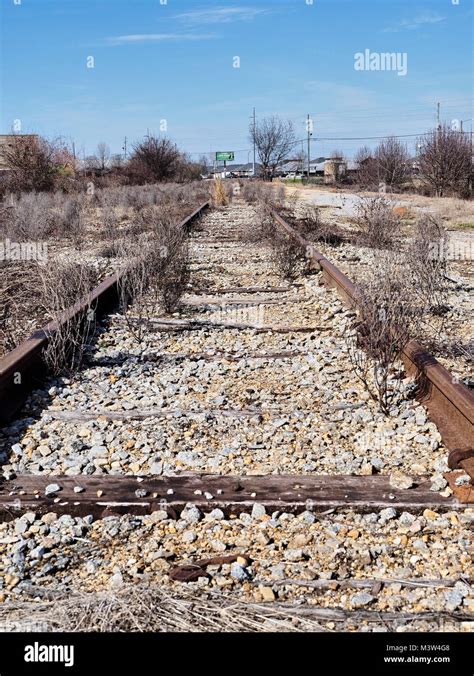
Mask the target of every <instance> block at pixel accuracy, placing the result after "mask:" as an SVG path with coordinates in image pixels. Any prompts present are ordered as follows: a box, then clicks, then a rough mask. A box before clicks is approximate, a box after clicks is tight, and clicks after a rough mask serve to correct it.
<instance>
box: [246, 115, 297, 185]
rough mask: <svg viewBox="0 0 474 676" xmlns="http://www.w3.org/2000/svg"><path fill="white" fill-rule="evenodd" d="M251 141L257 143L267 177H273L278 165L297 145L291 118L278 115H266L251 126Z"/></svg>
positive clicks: (265, 176)
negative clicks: (283, 118) (287, 118)
mask: <svg viewBox="0 0 474 676" xmlns="http://www.w3.org/2000/svg"><path fill="white" fill-rule="evenodd" d="M249 134H250V141H251V143H255V146H256V149H257V153H258V157H259V160H260V163H261V165H262V171H263V176H264V178H265V179H271V178H273V176H274V174H275V169H276V167H277V166H278V165H279V164H281V163H282V162H283V160H284V159H285V158H286V157H287V156H288V153H289V151H290V150H291V149H292V148H293V147H294V145H295V132H294V128H293V123H292V122H291V121H290V120H281V119H280V118H279V117H277V116H276V115H273V116H272V117H265V118H264V119H263V120H262V121H261V122H258V123H257V124H256V125H255V126H254V125H253V124H251V125H250V127H249Z"/></svg>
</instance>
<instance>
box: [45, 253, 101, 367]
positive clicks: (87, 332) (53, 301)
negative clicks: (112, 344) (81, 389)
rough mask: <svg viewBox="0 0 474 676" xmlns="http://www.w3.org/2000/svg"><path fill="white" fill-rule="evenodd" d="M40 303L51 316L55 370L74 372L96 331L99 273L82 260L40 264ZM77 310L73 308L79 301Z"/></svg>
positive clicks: (48, 351)
mask: <svg viewBox="0 0 474 676" xmlns="http://www.w3.org/2000/svg"><path fill="white" fill-rule="evenodd" d="M38 275H39V283H40V301H39V302H40V304H41V307H42V308H43V311H44V314H45V316H46V317H47V318H48V319H49V320H50V322H51V323H50V324H48V328H47V332H46V333H47V335H48V337H49V340H48V345H47V347H46V348H45V350H44V358H45V361H46V363H47V365H48V367H49V369H50V370H51V372H52V373H54V374H59V373H61V372H64V371H66V372H74V371H76V370H77V369H78V368H79V367H80V366H81V364H82V363H83V359H84V354H85V350H86V347H87V345H88V342H89V340H90V339H91V338H92V336H93V334H94V331H95V326H96V324H95V312H94V308H93V306H92V299H91V290H92V289H93V288H94V286H95V285H96V284H97V273H96V271H95V270H94V269H93V268H91V267H90V266H87V265H84V264H81V263H68V262H61V261H56V262H55V264H54V265H40V266H38ZM78 303H80V304H81V307H76V308H75V309H76V312H71V308H74V306H76V304H78Z"/></svg>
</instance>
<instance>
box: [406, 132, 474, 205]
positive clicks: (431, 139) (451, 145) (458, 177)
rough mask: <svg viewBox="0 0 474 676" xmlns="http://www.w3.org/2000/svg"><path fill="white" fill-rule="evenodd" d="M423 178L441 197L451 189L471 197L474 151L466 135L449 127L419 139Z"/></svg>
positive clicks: (420, 164) (419, 160) (419, 158)
mask: <svg viewBox="0 0 474 676" xmlns="http://www.w3.org/2000/svg"><path fill="white" fill-rule="evenodd" d="M419 146H420V152H419V157H418V162H419V166H420V175H421V177H422V179H423V180H424V181H425V183H426V184H428V185H429V186H430V187H431V189H432V190H434V191H435V193H436V195H437V196H438V197H442V196H443V195H444V194H445V193H446V191H448V190H452V191H453V192H456V193H458V194H461V195H465V194H468V186H469V178H470V175H471V171H472V157H471V156H472V148H471V141H470V139H469V137H468V135H467V134H461V133H460V132H458V131H453V130H452V129H450V127H448V126H447V125H446V124H445V125H442V126H441V127H440V128H439V129H436V130H433V131H431V132H430V133H429V134H427V135H426V136H424V137H422V138H421V139H420V140H419Z"/></svg>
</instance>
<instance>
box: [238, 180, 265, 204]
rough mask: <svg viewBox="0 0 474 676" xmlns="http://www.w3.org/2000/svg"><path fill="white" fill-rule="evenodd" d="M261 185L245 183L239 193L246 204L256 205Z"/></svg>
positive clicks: (255, 182)
mask: <svg viewBox="0 0 474 676" xmlns="http://www.w3.org/2000/svg"><path fill="white" fill-rule="evenodd" d="M260 191H261V183H258V182H257V181H246V182H245V183H244V185H243V187H242V190H241V191H240V194H241V196H242V198H243V199H244V200H245V201H246V202H248V204H256V203H257V202H258V200H259V199H260Z"/></svg>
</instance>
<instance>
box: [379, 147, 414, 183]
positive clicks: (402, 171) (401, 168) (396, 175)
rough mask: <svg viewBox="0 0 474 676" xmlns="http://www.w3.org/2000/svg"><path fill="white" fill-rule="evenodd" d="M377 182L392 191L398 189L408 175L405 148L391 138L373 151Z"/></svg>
mask: <svg viewBox="0 0 474 676" xmlns="http://www.w3.org/2000/svg"><path fill="white" fill-rule="evenodd" d="M375 161H376V163H377V172H378V180H379V182H380V181H383V183H385V185H386V186H387V187H390V188H391V189H392V190H393V189H394V188H400V186H401V185H402V184H403V183H404V182H405V180H406V179H407V176H408V173H409V167H408V164H409V156H408V151H407V148H406V146H405V145H404V144H403V143H401V142H400V141H399V140H398V139H396V138H394V137H393V136H391V137H390V138H388V139H386V140H385V141H382V142H381V143H379V145H378V146H377V148H376V149H375Z"/></svg>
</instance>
